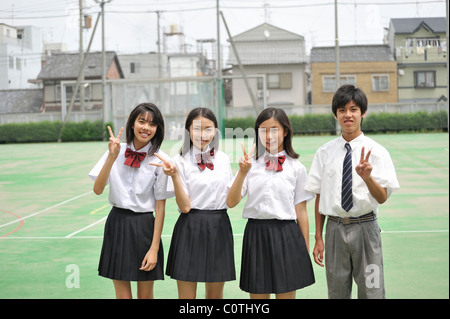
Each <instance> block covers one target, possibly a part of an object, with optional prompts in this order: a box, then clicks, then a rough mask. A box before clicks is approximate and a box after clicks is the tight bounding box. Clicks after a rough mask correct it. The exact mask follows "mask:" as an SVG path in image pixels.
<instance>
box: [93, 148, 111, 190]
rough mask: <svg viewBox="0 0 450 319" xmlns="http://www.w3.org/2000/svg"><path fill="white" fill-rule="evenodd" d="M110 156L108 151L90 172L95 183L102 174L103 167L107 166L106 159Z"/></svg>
mask: <svg viewBox="0 0 450 319" xmlns="http://www.w3.org/2000/svg"><path fill="white" fill-rule="evenodd" d="M108 154H109V151H106V152H105V154H103V156H102V157H101V158H100V160H99V161H98V162H97V164H95V166H94V167H93V168H92V169H91V171H90V172H89V177H90V178H91V179H92V180H93V181H95V180H96V179H97V177H98V175H99V174H100V171H101V170H102V168H103V165H105V162H106V159H107V158H108ZM108 183H109V178H108Z"/></svg>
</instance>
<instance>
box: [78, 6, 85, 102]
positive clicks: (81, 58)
mask: <svg viewBox="0 0 450 319" xmlns="http://www.w3.org/2000/svg"><path fill="white" fill-rule="evenodd" d="M78 6H79V9H80V48H79V52H80V65H81V63H82V62H83V55H84V54H83V0H78ZM83 80H84V70H81V81H83ZM80 110H81V111H84V110H85V108H84V85H82V86H80Z"/></svg>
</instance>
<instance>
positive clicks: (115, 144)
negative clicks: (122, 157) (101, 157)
mask: <svg viewBox="0 0 450 319" xmlns="http://www.w3.org/2000/svg"><path fill="white" fill-rule="evenodd" d="M108 131H109V144H108V149H109V153H110V154H111V155H112V156H114V158H117V156H119V153H120V136H121V135H122V132H123V127H122V128H121V129H120V131H119V134H117V137H114V134H113V132H112V130H111V127H110V126H108Z"/></svg>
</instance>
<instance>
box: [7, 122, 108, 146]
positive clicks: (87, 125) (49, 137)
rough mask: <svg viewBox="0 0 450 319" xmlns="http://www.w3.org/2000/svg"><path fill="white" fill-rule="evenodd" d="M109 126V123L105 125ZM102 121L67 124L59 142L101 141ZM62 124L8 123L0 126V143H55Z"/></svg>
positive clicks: (102, 135) (102, 132) (104, 133)
mask: <svg viewBox="0 0 450 319" xmlns="http://www.w3.org/2000/svg"><path fill="white" fill-rule="evenodd" d="M106 125H110V126H111V123H107V124H106ZM106 125H105V129H103V124H102V121H95V122H89V121H84V122H79V123H74V122H68V123H66V126H65V127H64V130H63V132H62V134H61V141H63V142H75V141H101V140H102V139H103V137H104V136H107V135H106V132H107V131H106ZM61 127H62V122H61V121H55V122H49V121H44V122H33V123H9V124H3V125H0V143H31V142H56V141H57V140H58V134H59V131H60V130H61Z"/></svg>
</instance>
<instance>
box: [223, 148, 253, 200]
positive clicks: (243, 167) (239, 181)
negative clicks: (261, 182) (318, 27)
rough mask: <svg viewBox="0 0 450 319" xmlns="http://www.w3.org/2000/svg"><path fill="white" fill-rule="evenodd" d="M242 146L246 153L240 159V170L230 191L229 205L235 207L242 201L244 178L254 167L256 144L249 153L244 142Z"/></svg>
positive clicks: (228, 196)
mask: <svg viewBox="0 0 450 319" xmlns="http://www.w3.org/2000/svg"><path fill="white" fill-rule="evenodd" d="M241 146H242V151H243V152H244V155H243V156H242V157H241V158H240V159H239V171H238V173H237V175H236V178H235V179H234V182H233V185H231V188H230V190H229V191H228V195H227V206H228V207H229V208H233V207H234V206H236V205H237V204H239V202H240V201H241V199H242V195H241V190H242V185H243V184H244V180H245V177H246V176H247V173H248V171H249V170H250V168H252V154H253V151H254V150H255V145H253V147H252V149H251V150H250V153H249V154H247V152H246V151H245V147H244V144H241Z"/></svg>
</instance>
